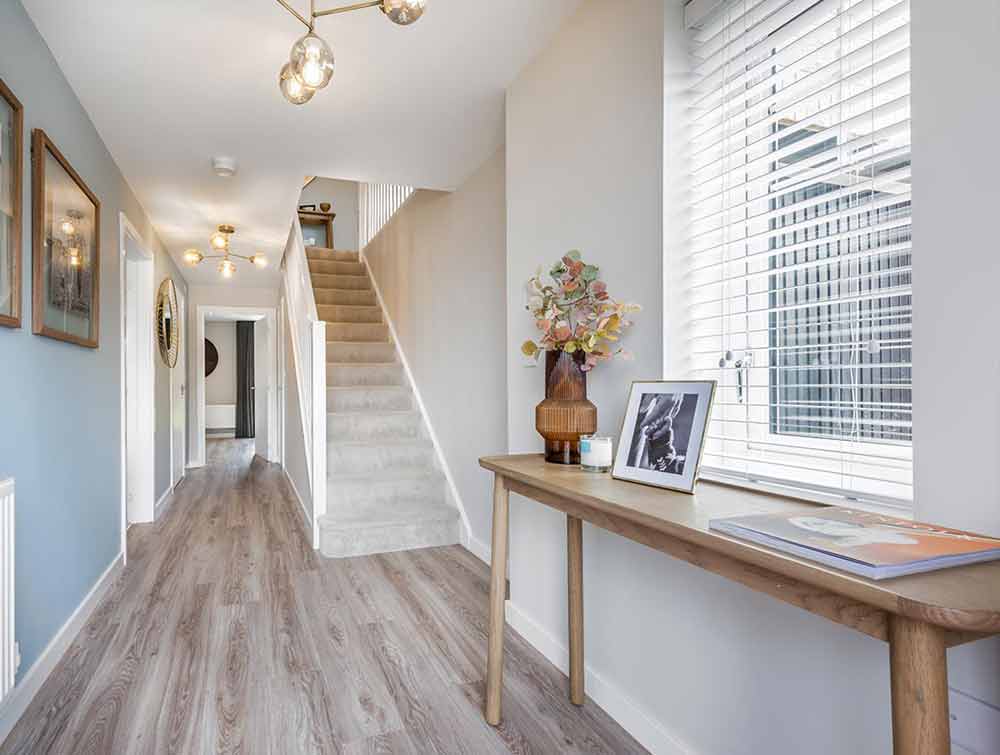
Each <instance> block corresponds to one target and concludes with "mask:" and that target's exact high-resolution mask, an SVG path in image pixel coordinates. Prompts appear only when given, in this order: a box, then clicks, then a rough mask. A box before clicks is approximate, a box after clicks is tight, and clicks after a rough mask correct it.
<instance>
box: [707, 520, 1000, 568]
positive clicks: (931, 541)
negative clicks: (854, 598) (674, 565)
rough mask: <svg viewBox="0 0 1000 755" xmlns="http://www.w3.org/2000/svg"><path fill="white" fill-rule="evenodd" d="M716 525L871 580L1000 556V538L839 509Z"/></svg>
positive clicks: (712, 525) (715, 522)
mask: <svg viewBox="0 0 1000 755" xmlns="http://www.w3.org/2000/svg"><path fill="white" fill-rule="evenodd" d="M708 526H709V528H710V529H713V530H717V531H719V532H723V533H725V534H727V535H732V536H733V537H738V538H741V539H743V540H751V541H753V542H755V543H759V544H760V545H766V546H768V547H770V548H774V549H775V550H779V551H784V552H785V553H791V554H792V555H795V556H801V557H802V558H808V559H811V560H813V561H818V562H820V563H822V564H826V565H827V566H832V567H834V568H837V569H843V570H844V571H848V572H851V573H852V574H858V575H861V576H863V577H868V578H869V579H887V578H889V577H901V576H903V575H904V574H915V573H917V572H926V571H934V570H935V569H945V568H947V567H950V566H962V565H964V564H972V563H977V562H979V561H992V560H995V559H1000V539H997V538H992V537H985V536H983V535H975V534H973V533H971V532H962V531H960V530H951V529H946V528H944V527H937V526H935V525H932V524H922V523H920V522H911V521H908V520H905V519H896V518H894V517H889V516H881V515H879V514H872V513H869V512H866V511H854V510H851V509H842V508H837V507H832V506H831V507H827V508H819V507H817V509H816V511H815V512H800V513H796V514H753V515H750V516H736V517H728V518H725V519H713V520H711V521H710V522H709V523H708Z"/></svg>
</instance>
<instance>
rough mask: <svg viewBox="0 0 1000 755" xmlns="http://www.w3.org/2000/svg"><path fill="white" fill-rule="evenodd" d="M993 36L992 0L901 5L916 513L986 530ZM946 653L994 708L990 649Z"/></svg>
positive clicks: (992, 453)
mask: <svg viewBox="0 0 1000 755" xmlns="http://www.w3.org/2000/svg"><path fill="white" fill-rule="evenodd" d="M998 38H1000V4H998V3H997V2H996V0H965V1H964V2H962V3H961V10H960V11H959V10H958V8H957V7H956V6H955V5H953V4H950V3H934V2H918V3H914V4H913V6H912V37H911V45H912V49H913V53H912V81H913V84H912V97H913V175H914V186H913V208H914V213H913V307H914V313H913V449H914V450H913V453H914V466H915V475H914V485H915V497H916V514H917V517H918V518H920V519H923V520H927V521H933V522H938V523H940V524H945V525H950V526H953V527H960V528H963V529H970V530H974V531H978V532H985V533H988V534H991V535H1000V392H998V390H997V386H998V385H1000V340H998V338H997V337H996V333H995V329H996V326H997V325H998V324H1000V297H998V296H997V294H996V287H997V280H998V278H1000V257H998V252H997V244H996V241H995V237H996V220H995V218H996V212H997V207H998V206H1000V184H998V183H997V179H996V176H997V174H998V171H1000V153H998V152H997V151H996V150H995V149H993V148H992V147H991V146H990V144H989V140H990V134H992V131H993V130H994V125H995V124H996V123H998V122H1000V99H998V98H997V96H996V92H997V86H998V84H1000V47H998V46H997V44H996V40H997V39H998ZM976 124H989V125H987V126H986V127H985V130H983V131H981V130H980V129H979V127H978V126H977V125H976ZM970 135H975V136H977V137H981V138H970ZM948 655H949V663H950V665H951V668H950V677H949V681H950V683H951V686H952V687H957V688H959V689H961V690H963V691H965V692H967V693H969V694H971V695H972V696H974V697H976V698H978V699H980V700H985V701H988V702H990V703H992V704H993V705H994V706H997V707H1000V641H998V640H997V639H996V638H994V639H992V640H990V641H988V642H980V643H976V644H974V645H967V646H963V647H959V648H955V649H953V650H951V651H949V654H948ZM995 744H996V747H995V749H994V750H993V751H994V752H1000V742H996V743H995Z"/></svg>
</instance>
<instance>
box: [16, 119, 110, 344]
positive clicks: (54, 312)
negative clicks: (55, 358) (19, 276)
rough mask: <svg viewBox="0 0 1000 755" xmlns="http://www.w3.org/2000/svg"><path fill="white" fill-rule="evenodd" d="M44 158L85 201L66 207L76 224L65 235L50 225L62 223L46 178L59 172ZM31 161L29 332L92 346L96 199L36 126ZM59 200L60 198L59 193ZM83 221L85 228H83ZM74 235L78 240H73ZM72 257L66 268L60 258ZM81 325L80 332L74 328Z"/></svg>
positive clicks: (96, 325)
mask: <svg viewBox="0 0 1000 755" xmlns="http://www.w3.org/2000/svg"><path fill="white" fill-rule="evenodd" d="M49 157H51V158H52V160H51V161H50V160H47V158H49ZM47 163H48V164H49V165H50V166H56V167H58V168H59V169H60V170H61V171H63V172H64V173H65V178H68V179H69V181H68V182H67V181H63V188H64V189H65V188H66V187H67V186H69V185H70V184H72V185H75V187H76V188H77V189H78V190H79V192H80V196H79V197H77V198H76V201H77V202H78V203H79V204H81V206H85V205H86V203H87V202H89V203H90V207H86V208H85V209H81V207H75V208H73V209H72V210H68V211H67V212H69V214H70V215H71V217H73V218H75V219H76V222H77V224H78V225H79V228H78V229H77V232H76V233H74V234H72V235H71V236H66V237H65V238H60V234H63V233H64V231H61V230H60V231H59V232H58V233H57V231H56V228H55V225H56V224H57V223H60V222H62V221H61V220H60V218H59V212H61V210H60V207H59V206H57V205H56V204H55V202H54V201H53V202H49V199H50V198H49V196H48V191H49V188H50V187H49V182H50V181H53V180H55V179H57V178H60V177H62V176H55V175H51V176H49V175H46V164H47ZM31 164H32V178H31V184H32V185H31V209H32V244H31V247H32V297H31V301H32V332H33V333H35V335H40V336H46V337H48V338H54V339H56V340H59V341H65V342H67V343H73V344H76V345H78V346H84V347H86V348H90V349H96V348H98V346H99V345H100V325H101V202H100V200H98V198H97V196H96V195H95V194H94V193H93V192H92V191H91V190H90V188H89V187H88V186H87V184H86V183H85V182H84V180H83V179H82V178H81V177H80V175H79V174H78V173H77V172H76V171H75V170H74V169H73V166H71V165H70V164H69V161H68V160H67V159H66V158H65V157H64V156H63V154H62V152H60V151H59V149H58V148H57V147H56V145H55V144H53V143H52V140H51V139H49V137H48V135H47V134H46V133H45V132H44V131H43V130H42V129H34V130H33V131H32V132H31ZM71 192H72V187H71V186H70V192H69V193H71ZM65 193H66V192H64V194H65ZM62 201H66V200H65V196H64V198H63V200H62ZM73 213H76V215H73ZM88 226H89V233H85V231H84V229H87V227H88ZM74 239H77V240H78V241H77V242H76V243H74V241H73V240H74ZM60 250H61V251H60ZM74 251H75V252H76V255H73V254H72V253H73V252H74ZM57 255H59V256H58V258H57ZM73 256H78V257H79V258H80V260H81V261H80V262H79V263H78V269H77V270H75V271H71V270H70V268H71V267H72V263H66V262H65V259H67V258H68V257H73ZM84 276H86V277H84ZM84 318H85V320H84ZM59 320H62V323H61V326H60V323H59ZM81 321H85V323H86V328H85V329H84V328H83V327H76V328H75V330H76V331H77V332H74V331H72V330H70V329H69V327H71V326H81V325H82V324H83V323H82V322H81ZM83 330H85V331H86V332H85V333H83V332H79V331H83Z"/></svg>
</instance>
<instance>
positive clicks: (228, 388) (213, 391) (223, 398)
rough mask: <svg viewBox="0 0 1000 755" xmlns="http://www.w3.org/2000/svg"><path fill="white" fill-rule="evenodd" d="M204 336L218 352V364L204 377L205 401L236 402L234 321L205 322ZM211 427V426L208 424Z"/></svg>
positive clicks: (216, 402)
mask: <svg viewBox="0 0 1000 755" xmlns="http://www.w3.org/2000/svg"><path fill="white" fill-rule="evenodd" d="M205 338H206V339H207V340H209V341H211V342H212V343H213V344H215V348H216V350H217V351H218V352H219V366H218V367H216V368H215V372H213V373H212V374H211V375H209V376H208V377H206V378H205V403H206V404H208V405H209V406H211V405H212V404H235V403H236V323H235V322H232V321H230V322H206V323H205ZM209 427H211V426H209Z"/></svg>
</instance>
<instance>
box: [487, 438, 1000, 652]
mask: <svg viewBox="0 0 1000 755" xmlns="http://www.w3.org/2000/svg"><path fill="white" fill-rule="evenodd" d="M479 463H480V465H481V466H482V467H483V468H485V469H488V470H490V471H492V472H495V473H497V474H500V475H502V476H503V477H505V478H507V479H511V480H515V481H517V482H520V483H523V484H525V485H529V486H532V487H534V488H537V489H539V490H542V491H544V492H546V493H549V494H551V495H555V496H557V497H559V498H562V499H565V500H568V501H572V502H574V503H576V504H580V505H583V506H586V507H589V508H592V509H595V510H597V511H600V512H602V513H603V514H605V515H610V516H614V517H616V518H620V519H621V520H622V521H625V522H630V523H634V524H638V525H641V526H643V527H647V528H649V529H652V530H656V531H658V532H661V533H664V534H666V535H670V536H673V537H675V538H677V539H679V540H682V541H685V542H689V543H692V544H694V545H698V546H700V547H703V548H706V549H709V550H712V551H716V552H719V553H722V554H725V555H727V556H729V557H731V558H734V559H736V560H739V561H742V562H745V563H748V564H753V565H756V566H759V567H763V568H765V569H769V570H771V571H773V572H776V573H777V574H779V575H783V576H786V577H790V578H794V579H796V580H800V581H801V582H804V583H807V584H812V585H816V586H819V587H822V588H824V589H826V590H829V591H831V592H834V593H837V594H839V595H844V596H846V597H850V598H852V599H854V600H857V601H860V602H862V603H867V604H869V605H872V606H876V607H878V608H881V609H883V610H885V611H888V612H890V613H895V614H900V615H903V616H908V617H910V618H914V619H920V620H922V621H927V622H929V623H932V624H937V625H939V626H942V627H946V628H948V629H953V630H960V631H970V632H983V633H997V632H1000V561H993V562H990V563H984V564H973V565H970V566H960V567H955V568H952V569H942V570H940V571H935V572H929V573H924V574H913V575H910V576H906V577H897V578H894V579H887V580H880V581H877V582H876V581H874V580H870V579H866V578H864V577H859V576H856V575H854V574H850V573H848V572H843V571H840V570H838V569H834V568H832V567H828V566H825V565H824V564H820V563H817V562H815V561H810V560H808V559H803V558H799V557H797V556H793V555H790V554H787V553H782V552H780V551H776V550H773V549H771V548H767V547H765V546H761V545H757V544H756V543H751V542H749V541H745V540H739V539H737V538H733V537H730V536H728V535H724V534H722V533H720V532H716V531H714V530H709V528H708V522H709V520H710V519H718V518H722V517H729V516H742V515H746V514H771V513H794V512H797V511H809V510H813V511H814V510H815V509H816V508H817V507H818V506H820V504H815V503H810V502H807V501H800V500H796V499H793V498H785V497H782V496H778V495H773V494H768V493H759V492H755V491H752V490H747V489H744V488H738V487H734V486H727V485H722V484H718V483H712V482H706V481H701V482H699V483H698V486H697V487H696V488H695V493H694V494H693V495H688V494H687V493H680V492H674V491H671V490H663V489H660V488H653V487H649V486H646V485H640V484H638V483H633V482H626V481H624V480H615V479H613V478H612V477H611V475H610V474H594V473H590V472H584V471H583V470H582V469H580V468H579V467H575V466H562V465H559V464H548V463H546V462H545V459H544V457H543V456H542V455H540V454H524V455H514V456H491V457H484V458H482V459H480V460H479Z"/></svg>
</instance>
